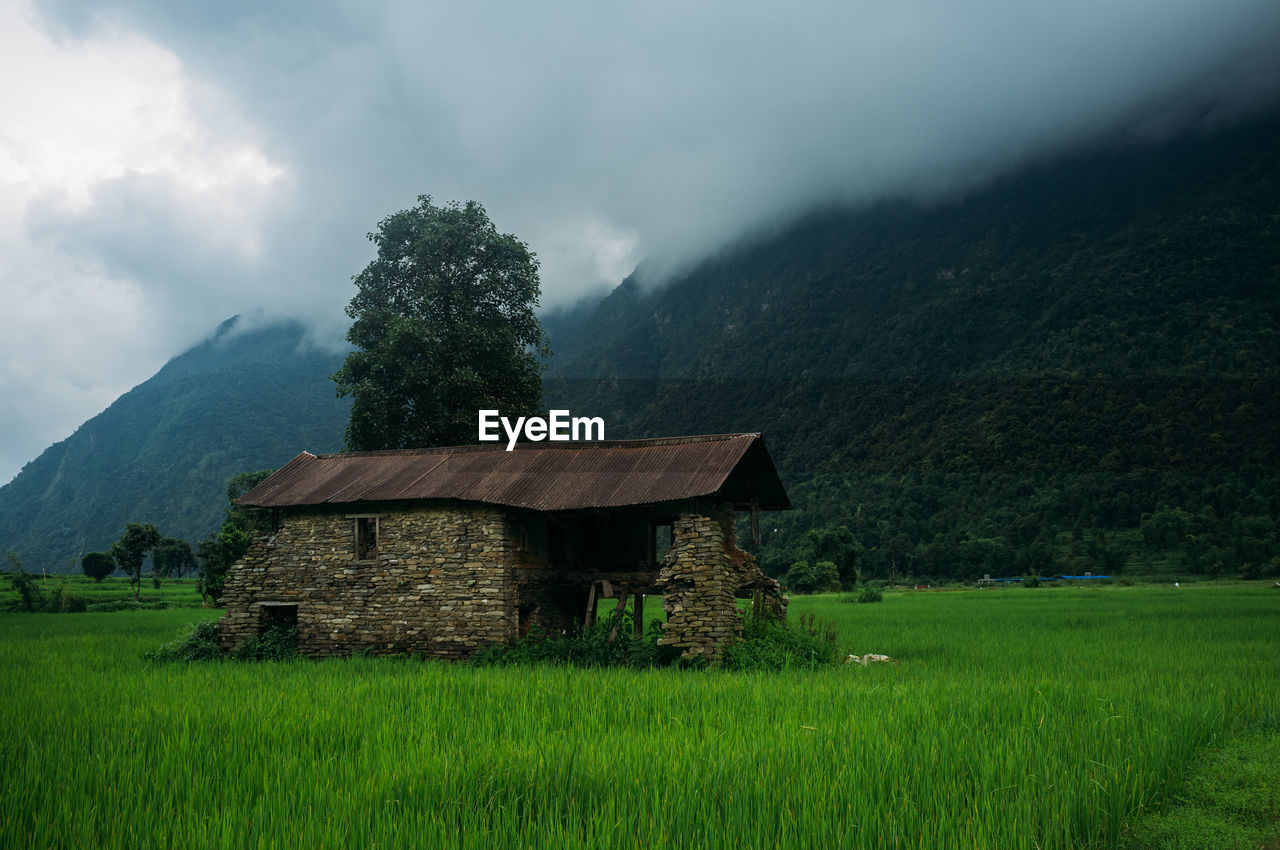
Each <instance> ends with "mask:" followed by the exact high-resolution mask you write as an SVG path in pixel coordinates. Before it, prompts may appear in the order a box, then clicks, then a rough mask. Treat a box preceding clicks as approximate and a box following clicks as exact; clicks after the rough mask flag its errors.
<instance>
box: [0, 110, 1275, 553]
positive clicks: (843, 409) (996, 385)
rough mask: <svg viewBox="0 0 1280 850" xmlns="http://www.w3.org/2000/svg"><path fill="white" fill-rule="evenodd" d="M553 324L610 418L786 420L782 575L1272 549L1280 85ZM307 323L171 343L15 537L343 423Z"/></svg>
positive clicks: (12, 530) (34, 481)
mask: <svg viewBox="0 0 1280 850" xmlns="http://www.w3.org/2000/svg"><path fill="white" fill-rule="evenodd" d="M545 326H546V327H547V329H548V331H549V333H550V335H551V343H552V348H553V349H554V350H555V352H556V354H555V356H554V357H553V359H552V365H551V369H550V371H549V372H548V378H547V382H546V388H547V399H548V402H549V406H554V407H568V408H569V409H571V410H573V411H574V413H575V414H578V415H591V416H603V417H604V418H605V421H606V424H607V429H606V436H607V437H609V438H611V439H612V438H623V437H633V436H657V435H674V434H691V433H707V432H729V431H744V430H753V431H754V430H759V431H763V432H764V434H765V437H766V439H767V441H768V444H769V447H770V450H771V452H772V454H773V456H774V459H775V461H776V462H777V464H778V466H779V468H780V470H781V472H782V475H783V480H784V482H785V483H786V484H787V487H788V491H789V493H790V495H791V498H792V502H793V503H794V504H795V505H796V507H797V510H795V511H792V512H789V513H782V514H775V515H766V516H765V517H764V518H763V519H764V522H763V526H764V528H763V545H762V546H761V547H759V548H758V551H759V553H760V556H761V558H762V561H763V563H764V566H765V567H766V569H768V570H771V571H772V572H774V573H775V574H780V573H781V572H783V571H785V570H786V569H787V568H788V567H789V566H790V565H791V564H792V562H793V561H795V560H796V559H798V558H801V557H811V558H815V559H836V560H841V566H842V567H843V568H845V569H846V578H848V577H850V576H851V570H852V569H854V568H857V569H861V570H862V571H863V573H864V576H870V577H875V576H888V575H891V574H893V573H895V572H897V573H899V574H912V575H916V576H932V577H967V576H975V575H976V576H981V575H982V574H983V573H984V572H990V573H991V574H993V575H1008V574H1017V573H1022V572H1034V571H1041V572H1059V571H1065V570H1072V571H1084V570H1093V571H1094V572H1098V571H1100V570H1106V571H1114V570H1116V569H1122V568H1128V569H1148V568H1152V567H1154V568H1156V569H1165V570H1170V571H1172V570H1178V571H1184V572H1202V573H1214V572H1244V573H1245V574H1248V575H1262V574H1268V573H1277V574H1280V428H1277V427H1276V423H1277V422H1278V421H1280V116H1277V117H1275V118H1272V119H1269V120H1265V121H1259V122H1256V123H1254V124H1252V125H1250V126H1245V127H1238V128H1236V129H1233V130H1230V131H1226V132H1220V133H1217V134H1214V135H1205V136H1197V137H1192V138H1184V139H1181V140H1177V141H1173V142H1170V143H1167V144H1164V145H1161V146H1158V147H1149V146H1148V147H1142V148H1132V149H1127V150H1113V151H1111V152H1108V153H1102V154H1099V153H1096V152H1095V153H1092V154H1089V155H1081V156H1078V157H1075V158H1072V159H1067V160H1058V161H1055V162H1052V163H1045V164H1042V165H1040V166H1038V167H1035V168H1032V169H1029V170H1026V171H1024V172H1022V173H1020V174H1018V175H1015V176H1012V177H1010V178H1008V179H1005V180H1003V181H1001V182H999V183H996V184H994V185H992V186H990V187H988V188H987V189H985V190H983V191H981V192H978V193H975V194H972V195H969V196H967V197H965V198H963V199H959V200H953V201H950V202H946V203H937V204H935V205H933V206H930V207H924V208H922V207H920V206H918V205H912V204H907V203H887V204H882V205H880V206H878V207H876V208H874V209H869V210H862V211H858V212H851V211H848V210H839V209H831V210H825V211H819V212H815V213H813V214H812V215H810V216H809V217H807V218H805V219H804V220H802V221H799V222H797V223H794V224H792V225H791V226H789V227H786V228H781V229H779V230H778V231H776V232H773V233H768V234H757V235H756V236H755V237H753V238H752V239H750V240H748V241H744V242H743V243H742V244H740V245H738V246H736V247H734V248H731V249H729V250H725V251H723V252H721V253H720V254H719V255H718V256H716V257H714V258H711V259H709V260H707V261H706V262H704V263H703V264H702V265H700V266H698V267H697V268H694V269H692V270H690V271H688V272H687V273H685V274H682V275H680V276H679V277H678V278H676V279H674V280H671V281H668V282H666V283H665V285H663V286H660V287H656V288H652V287H646V286H643V285H642V284H641V283H640V279H639V276H635V277H633V278H632V279H629V280H627V281H625V282H624V283H623V284H622V285H621V286H619V287H618V288H617V289H616V290H614V291H613V292H612V293H611V294H609V295H608V296H607V297H606V298H604V299H603V300H600V301H598V302H595V303H590V302H588V303H583V304H579V305H578V306H577V307H575V308H574V309H572V310H569V311H562V312H557V313H553V314H550V315H548V316H546V317H545ZM303 340H304V334H303V331H302V329H301V328H299V327H298V326H296V325H279V326H275V327H271V328H261V329H258V330H253V331H244V332H238V333H237V332H233V327H232V326H231V325H230V323H229V324H227V325H224V326H223V327H222V328H220V329H219V331H218V333H216V334H215V335H214V336H213V337H212V338H211V339H210V340H208V341H207V342H205V343H202V344H201V345H199V346H196V347H195V348H193V349H192V350H191V351H188V352H186V353H184V354H182V355H180V356H178V357H176V358H174V359H173V360H172V361H170V363H169V364H167V365H166V366H165V367H164V368H163V369H162V370H161V371H160V372H159V373H157V375H156V376H155V377H153V378H152V379H151V380H149V381H147V382H146V383H144V384H142V385H140V386H139V387H137V388H136V389H134V390H133V391H131V392H130V393H127V394H126V395H124V396H122V397H121V398H120V399H119V400H118V401H117V402H116V403H115V404H113V405H112V406H111V407H110V408H108V409H107V410H106V411H104V412H103V413H102V414H101V415H99V416H97V417H95V418H94V419H92V420H90V421H89V422H87V423H85V424H84V425H83V426H82V427H81V428H80V429H79V430H78V431H77V432H76V433H75V434H74V435H73V436H72V437H70V438H68V439H67V440H64V441H63V442H61V443H58V444H57V445H55V446H52V447H51V448H49V449H48V450H47V451H46V452H44V453H43V454H42V455H41V456H40V457H39V458H37V459H36V460H34V461H32V462H31V463H30V464H28V465H27V467H26V468H24V469H23V471H22V472H21V473H20V474H19V475H18V477H17V478H15V479H14V480H13V481H12V482H11V483H10V484H8V485H6V486H4V487H3V488H0V550H2V549H13V550H14V551H16V552H17V553H18V554H19V555H20V556H22V557H23V559H24V560H25V561H26V562H27V564H28V565H30V566H33V567H39V566H42V565H48V566H50V567H53V568H62V567H65V566H67V565H68V564H69V563H70V562H71V560H72V559H73V558H75V557H76V556H77V555H78V554H79V553H81V552H84V551H89V550H93V549H99V548H102V547H104V546H105V545H107V544H108V543H109V542H110V541H111V540H112V539H114V538H115V537H116V536H118V535H119V533H120V531H121V530H122V529H123V528H124V525H125V524H126V523H127V522H129V521H131V520H138V521H151V522H156V523H157V524H158V525H159V526H160V529H161V531H162V532H164V533H165V534H168V535H173V536H180V537H184V538H186V539H189V540H193V541H194V540H196V539H199V538H200V537H203V536H204V535H206V534H208V533H209V532H210V531H212V530H214V529H215V528H216V526H217V523H218V521H219V519H220V517H221V514H222V510H223V507H224V501H225V497H224V495H223V488H224V486H225V483H226V481H227V479H228V478H230V477H231V475H233V474H235V473H237V472H241V471H245V470H252V469H260V468H264V467H269V466H276V465H279V464H281V463H283V462H284V461H286V460H288V459H289V458H290V457H292V456H293V455H294V454H296V453H297V452H298V451H299V450H300V449H303V448H306V449H309V450H312V451H331V450H336V449H338V448H339V447H340V445H341V442H342V434H343V429H344V427H345V424H346V418H347V411H348V407H347V404H346V403H345V402H344V401H342V400H339V399H337V398H335V397H334V390H333V384H332V382H331V381H330V380H329V378H328V376H329V375H330V374H331V373H332V372H334V371H335V370H336V369H337V368H338V366H339V365H340V362H341V355H339V354H333V353H328V352H323V351H318V350H314V349H311V348H308V347H306V346H305V344H304V342H303ZM841 528H842V529H847V530H848V532H849V534H847V535H846V534H844V533H843V532H838V531H836V529H841ZM810 531H816V532H818V534H817V535H816V536H811V535H809V534H808V533H809V532H810ZM851 552H853V553H856V555H857V558H856V560H853V561H851V560H850V559H849V558H848V556H849V554H850V553H851Z"/></svg>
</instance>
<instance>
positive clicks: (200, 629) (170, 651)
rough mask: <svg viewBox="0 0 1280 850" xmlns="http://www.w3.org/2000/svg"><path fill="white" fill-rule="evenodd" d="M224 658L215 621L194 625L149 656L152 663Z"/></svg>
mask: <svg viewBox="0 0 1280 850" xmlns="http://www.w3.org/2000/svg"><path fill="white" fill-rule="evenodd" d="M222 657H224V656H223V652H222V649H221V648H220V647H219V646H218V624H217V623H216V622H215V621H213V620H204V621H202V622H199V623H192V624H191V625H189V626H188V627H187V630H186V631H185V632H184V633H183V634H182V636H181V637H179V638H178V639H177V640H175V641H173V642H172V643H166V644H165V645H164V646H162V647H160V648H159V649H158V650H156V651H155V652H153V653H151V654H150V655H148V656H147V658H149V659H151V660H152V661H211V660H213V659H215V658H222Z"/></svg>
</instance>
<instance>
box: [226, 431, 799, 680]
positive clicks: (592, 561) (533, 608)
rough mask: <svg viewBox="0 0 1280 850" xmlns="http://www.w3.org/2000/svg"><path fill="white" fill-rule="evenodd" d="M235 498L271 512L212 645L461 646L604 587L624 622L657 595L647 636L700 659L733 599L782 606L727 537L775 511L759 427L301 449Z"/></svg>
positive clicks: (583, 607) (550, 623)
mask: <svg viewBox="0 0 1280 850" xmlns="http://www.w3.org/2000/svg"><path fill="white" fill-rule="evenodd" d="M240 504H241V505H243V506H245V507H248V508H253V509H257V510H261V511H266V512H269V514H268V516H269V519H270V522H269V523H264V526H268V527H269V531H267V532H265V533H263V534H261V535H260V536H259V538H258V539H257V540H256V541H255V543H254V545H253V547H252V548H251V549H250V550H249V552H248V553H247V554H246V555H245V557H244V558H243V559H242V560H241V561H240V562H238V563H237V564H236V565H235V566H234V567H233V568H232V569H231V571H230V573H229V574H228V577H227V582H226V589H225V592H224V595H223V601H224V602H225V604H226V606H227V613H226V614H225V615H224V616H223V617H222V619H221V620H219V623H218V625H219V631H220V634H221V640H222V643H223V645H224V647H225V648H227V649H234V648H235V647H237V646H239V645H240V644H241V643H242V642H244V641H245V640H247V639H249V638H251V637H254V636H255V635H258V634H261V633H262V632H263V631H265V630H266V629H267V628H268V627H270V626H271V625H272V624H275V623H283V624H290V625H292V624H296V625H297V628H298V649H299V651H300V652H301V653H302V654H304V655H310V656H324V655H342V654H348V653H351V652H353V651H361V650H363V651H369V652H373V653H416V654H422V655H428V656H435V657H441V658H465V657H467V656H469V655H471V654H472V653H473V652H475V651H476V650H477V649H478V648H480V647H482V646H484V645H487V644H491V643H496V642H506V641H511V640H513V639H515V638H517V637H519V636H522V635H524V634H526V633H528V631H529V629H530V628H532V627H533V626H538V627H540V628H541V629H543V630H545V631H547V632H550V633H560V632H562V631H566V630H569V629H572V628H574V627H576V626H577V625H579V624H582V623H584V622H586V623H590V622H593V621H594V619H595V617H596V613H597V604H598V600H599V599H601V598H608V597H613V598H616V599H617V606H616V608H615V610H616V611H622V610H628V611H630V612H632V614H633V619H634V622H635V623H636V624H637V625H636V628H637V629H638V628H639V625H638V624H639V623H641V622H642V621H643V610H644V601H645V598H646V596H655V595H658V596H661V597H662V600H663V602H662V604H663V608H664V611H665V613H666V622H665V623H664V624H663V627H662V628H663V635H662V637H661V639H660V640H661V642H662V643H665V644H669V645H672V646H675V647H678V648H680V649H681V650H682V651H683V654H684V655H686V656H688V657H697V656H701V657H704V658H712V659H714V658H715V657H716V656H717V655H718V654H719V652H720V651H721V650H722V649H723V648H724V646H726V645H727V644H728V643H729V642H731V641H732V640H733V639H734V638H735V637H737V636H739V635H741V630H742V618H741V615H740V613H739V609H738V604H737V600H738V599H741V598H753V599H754V600H755V603H756V604H757V605H765V606H769V607H770V609H771V610H776V611H781V610H783V608H782V606H783V605H785V600H783V599H782V598H781V597H780V596H779V593H778V591H779V588H778V585H777V582H775V581H773V580H772V579H770V578H768V577H766V576H765V575H764V574H763V573H761V572H760V570H759V568H758V567H757V566H756V564H755V562H754V561H753V560H752V559H751V557H750V556H749V555H748V554H747V553H746V552H744V551H743V550H742V549H740V548H739V547H738V545H737V542H736V541H737V533H736V530H735V512H743V511H745V512H749V513H750V516H751V520H752V524H753V528H755V529H758V522H759V512H760V511H765V510H788V509H789V508H790V503H789V502H788V500H787V495H786V492H785V491H784V489H783V487H782V483H781V481H780V480H779V478H778V473H777V471H776V470H775V469H774V466H773V461H772V459H771V458H770V457H769V452H768V450H767V449H766V448H765V445H764V441H763V439H761V437H760V435H759V434H725V435H712V436H697V437H678V438H670V439H656V440H622V441H599V442H561V443H522V444H518V445H517V446H516V447H515V449H514V450H513V451H506V447H505V446H503V445H498V444H485V445H477V446H459V447H452V448H438V449H422V450H409V451H386V452H352V453H346V454H332V455H319V456H317V455H313V454H310V453H308V452H303V453H302V454H300V455H298V456H297V457H296V458H294V459H293V460H292V461H290V462H289V463H288V464H287V465H286V466H284V467H282V468H281V469H280V470H279V471H277V472H276V473H275V474H274V475H272V476H271V477H269V478H267V479H266V480H265V481H263V482H262V483H261V484H259V485H258V486H257V487H255V488H254V489H252V490H250V491H249V492H248V493H246V494H245V495H244V496H242V497H241V498H240ZM616 628H617V626H616V625H615V633H616Z"/></svg>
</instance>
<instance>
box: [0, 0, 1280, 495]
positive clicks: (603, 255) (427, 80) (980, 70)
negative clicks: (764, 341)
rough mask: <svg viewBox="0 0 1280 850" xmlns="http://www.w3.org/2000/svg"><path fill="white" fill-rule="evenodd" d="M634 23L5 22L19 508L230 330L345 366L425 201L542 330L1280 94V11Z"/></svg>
mask: <svg viewBox="0 0 1280 850" xmlns="http://www.w3.org/2000/svg"><path fill="white" fill-rule="evenodd" d="M623 5H624V4H614V3H585V2H581V3H565V2H560V0H542V2H538V3H528V2H519V3H517V2H483V0H478V2H472V3H457V2H451V3H436V2H422V0H412V2H409V1H408V0H406V2H394V1H393V2H381V3H366V2H356V0H346V2H342V0H333V1H332V2H325V0H287V1H286V2H278V3H269V2H249V0H221V1H220V2H217V3H199V4H185V3H174V2H171V0H117V2H79V1H78V0H66V2H48V3H38V4H33V3H31V2H29V0H0V392H2V393H3V399H4V401H3V404H0V482H4V481H8V480H9V479H10V478H11V477H12V476H13V475H14V474H16V473H17V471H18V470H19V469H20V468H21V466H22V465H23V464H24V463H26V462H27V461H29V460H31V459H33V458H34V457H35V456H36V455H38V454H39V453H40V451H42V450H43V449H44V448H46V447H47V446H49V445H50V444H52V443H53V442H56V441H58V440H61V439H63V438H64V437H66V436H68V435H69V434H70V433H71V432H72V431H73V430H74V429H75V428H76V427H77V426H78V425H80V424H81V423H82V422H83V421H84V420H86V419H88V418H89V417H91V416H93V415H95V414H96V413H98V412H99V411H101V410H102V409H103V408H105V407H106V406H107V405H108V404H109V403H110V402H111V401H112V400H114V399H115V398H116V397H117V396H119V395H120V394H121V393H122V392H125V391H127V390H128V389H129V388H130V387H132V386H134V385H136V384H137V383H139V382H141V381H143V380H145V379H146V378H147V377H149V376H150V375H151V374H153V373H154V372H155V371H156V369H158V368H159V367H160V366H161V365H162V364H163V363H164V361H165V360H167V359H168V358H169V357H171V356H173V355H174V354H176V353H178V352H180V351H181V350H183V349H184V348H186V347H187V346H189V345H191V344H193V343H194V342H196V341H198V340H199V339H200V338H202V337H203V336H205V335H206V334H208V333H209V332H210V331H211V330H212V329H213V327H214V326H215V325H216V324H217V323H218V322H220V321H221V320H223V319H225V318H227V317H228V316H230V315H232V314H235V313H245V312H251V311H257V312H258V314H260V315H265V316H268V317H274V316H298V317H301V318H304V319H306V320H307V321H308V322H310V323H311V324H312V325H313V326H314V327H316V328H317V329H318V330H317V334H318V336H320V337H322V338H327V339H330V340H337V339H340V338H341V335H342V333H343V331H344V330H345V322H346V317H345V316H344V315H343V313H342V308H343V306H344V305H345V303H346V302H347V301H348V300H349V299H350V297H351V294H352V289H351V276H352V275H353V274H355V273H356V272H358V271H359V270H360V269H361V268H362V267H363V266H364V264H365V263H367V262H368V260H369V259H370V258H371V256H372V253H371V246H370V244H369V243H368V242H367V241H366V239H365V234H366V233H368V232H369V231H370V230H372V229H374V228H375V227H376V225H377V222H378V221H379V219H381V218H382V217H383V216H385V215H387V214H388V213H391V212H393V211H395V210H398V209H403V208H405V207H408V206H411V205H412V204H413V202H414V199H415V197H416V196H417V195H419V194H424V193H425V194H431V195H432V196H434V198H435V199H436V201H437V202H443V201H447V200H469V199H470V200H477V201H480V202H481V203H482V204H484V205H485V207H486V208H487V209H488V211H489V214H490V217H491V218H492V219H493V220H494V222H495V224H496V225H497V226H498V228H499V229H500V230H502V231H503V232H513V233H515V234H516V235H517V236H518V237H520V238H521V239H523V240H524V241H526V242H528V243H529V244H530V246H531V247H532V248H533V249H534V251H536V252H537V254H538V256H539V258H540V259H541V262H542V280H543V305H544V306H554V305H558V304H565V303H568V302H570V301H573V300H575V299H576V298H578V297H580V296H582V295H583V294H584V293H591V292H595V291H599V290H601V289H602V288H603V287H606V286H610V285H613V284H616V283H617V282H619V281H620V280H621V279H622V278H623V277H624V276H626V274H628V273H629V272H630V271H631V270H632V268H633V267H634V265H635V263H636V262H637V261H639V260H640V259H642V258H646V259H649V260H650V261H651V262H652V265H653V267H654V268H658V269H677V268H679V267H680V266H681V264H687V263H689V262H693V261H696V260H697V259H698V258H700V257H703V256H706V255H707V254H708V253H710V252H714V251H715V250H717V249H718V248H720V247H723V246H724V245H725V244H726V243H728V242H730V241H732V240H734V239H735V238H738V237H740V236H741V235H742V234H744V233H750V232H751V231H752V230H754V229H757V228H760V227H764V226H769V225H771V224H776V223H778V222H779V221H782V220H785V219H786V218H787V217H789V216H793V215H795V214H797V213H799V212H803V211H804V210H805V209H807V208H809V207H811V206H814V205H816V204H820V203H830V202H832V201H849V202H852V203H859V202H865V201H868V200H873V199H876V198H880V197H884V196H900V195H921V194H923V195H937V194H939V193H950V192H957V191H963V190H964V189H965V188H967V187H971V186H973V185H975V184H977V183H980V182H981V181H982V180H984V179H987V178H989V177H990V176H993V175H997V174H1000V173H1002V172H1004V171H1007V170H1009V169H1011V168H1014V167H1016V166H1018V165H1019V164H1023V163H1025V162H1027V161H1029V160H1031V159H1034V158H1036V157H1041V156H1045V155H1051V154H1052V153H1054V152H1056V151H1061V150H1063V149H1068V148H1072V147H1075V146H1080V145H1084V144H1089V143H1091V142H1093V141H1096V140H1098V139H1100V138H1107V139H1113V138H1116V137H1117V136H1118V135H1119V136H1123V137H1129V138H1143V137H1146V136H1149V135H1156V134H1159V133H1160V132H1162V131H1164V130H1165V129H1166V128H1167V127H1171V126H1173V127H1181V126H1184V125H1185V124H1186V122H1188V121H1194V123H1196V124H1197V125H1205V124H1208V125H1212V124H1215V123H1221V122H1226V121H1231V120H1234V119H1235V118H1237V117H1238V116H1240V115H1241V114H1243V113H1246V112H1247V111H1248V110H1249V109H1251V108H1255V107H1256V106H1257V105H1258V104H1261V103H1264V102H1267V101H1268V100H1273V99H1274V96H1275V95H1276V92H1277V88H1278V84H1280V2H1277V0H1124V2H1117V0H1105V2H1103V0H1071V2H1048V0H840V2H811V3H805V4H794V3H781V2H751V0H732V2H719V0H716V2H687V0H685V2H679V3H672V2H655V0H647V2H645V3H632V4H626V6H627V8H623ZM188 7H193V8H188Z"/></svg>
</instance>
